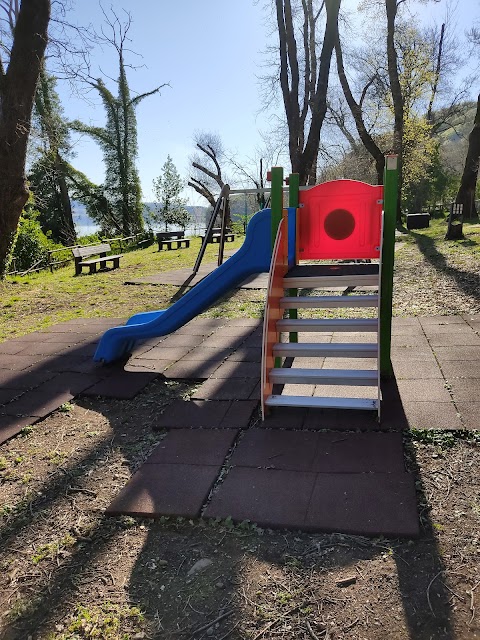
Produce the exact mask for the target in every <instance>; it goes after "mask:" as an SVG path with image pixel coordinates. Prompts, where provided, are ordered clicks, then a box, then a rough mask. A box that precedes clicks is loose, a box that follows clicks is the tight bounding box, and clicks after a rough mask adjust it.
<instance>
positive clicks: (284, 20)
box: [276, 0, 341, 185]
mask: <svg viewBox="0 0 480 640" xmlns="http://www.w3.org/2000/svg"><path fill="white" fill-rule="evenodd" d="M340 2H341V0H325V2H324V3H322V7H323V4H324V5H325V8H326V12H327V22H326V26H325V33H324V37H323V43H322V49H321V52H320V56H319V58H318V60H317V53H316V49H315V46H316V38H315V25H316V22H317V19H318V16H319V14H320V10H319V11H318V13H316V14H315V15H314V11H313V5H312V2H311V0H305V2H302V6H303V12H304V22H303V26H302V29H303V31H302V41H303V48H304V52H303V54H302V55H303V56H304V57H305V65H306V68H305V77H304V78H303V86H304V89H303V92H304V95H303V96H302V97H301V96H300V92H299V87H300V74H299V54H298V50H297V42H296V39H295V28H294V20H293V15H292V6H291V2H290V0H276V13H277V26H278V37H279V56H280V86H281V89H282V96H283V103H284V107H285V115H286V117H287V124H288V148H289V153H290V161H291V165H292V171H293V173H298V174H299V177H300V184H301V185H305V184H308V183H310V182H311V181H313V182H315V181H316V165H317V157H318V148H319V145H320V131H321V129H322V125H323V121H324V119H325V114H326V112H327V89H328V77H329V73H330V62H331V59H332V52H333V48H334V45H335V39H336V36H337V32H338V12H339V9H340ZM317 69H318V71H317ZM307 114H309V115H310V117H309V118H307ZM307 122H309V128H308V131H306V123H307Z"/></svg>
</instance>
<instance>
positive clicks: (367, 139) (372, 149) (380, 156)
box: [335, 33, 385, 184]
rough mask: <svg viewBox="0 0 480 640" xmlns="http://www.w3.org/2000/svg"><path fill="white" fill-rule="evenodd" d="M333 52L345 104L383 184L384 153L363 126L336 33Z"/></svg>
mask: <svg viewBox="0 0 480 640" xmlns="http://www.w3.org/2000/svg"><path fill="white" fill-rule="evenodd" d="M335 53H336V57H337V72H338V77H339V80H340V84H341V86H342V89H343V94H344V96H345V100H346V101H347V104H348V106H349V107H350V111H351V112H352V116H353V119H354V120H355V126H356V127H357V132H358V135H359V136H360V140H361V141H362V143H363V145H364V147H365V149H366V150H367V151H368V153H369V154H370V155H371V156H372V158H373V159H374V161H375V169H376V172H377V184H383V170H384V167H385V155H384V153H383V152H382V150H381V149H380V148H379V147H378V145H377V143H376V142H375V140H374V139H373V138H372V136H371V135H370V134H369V133H368V131H367V128H366V126H365V122H364V120H363V113H362V107H361V105H360V104H358V103H357V101H356V100H355V98H354V97H353V94H352V91H351V89H350V85H349V84H348V80H347V76H346V74H345V68H344V65H343V54H342V48H341V45H340V37H339V35H338V33H337V38H336V41H335ZM367 86H368V85H367ZM364 93H366V91H365V90H364Z"/></svg>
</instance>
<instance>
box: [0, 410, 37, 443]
mask: <svg viewBox="0 0 480 640" xmlns="http://www.w3.org/2000/svg"><path fill="white" fill-rule="evenodd" d="M37 420H38V417H37V416H21V417H20V416H6V415H0V444H3V443H4V442H6V441H7V440H9V439H10V438H13V436H16V435H17V434H18V433H20V431H21V430H22V429H23V428H24V427H27V426H29V425H31V424H34V423H35V422H36V421H37Z"/></svg>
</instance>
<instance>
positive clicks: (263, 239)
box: [94, 209, 272, 364]
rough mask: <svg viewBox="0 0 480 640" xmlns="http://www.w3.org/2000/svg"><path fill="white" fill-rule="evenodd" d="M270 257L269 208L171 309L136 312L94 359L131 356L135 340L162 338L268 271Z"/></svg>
mask: <svg viewBox="0 0 480 640" xmlns="http://www.w3.org/2000/svg"><path fill="white" fill-rule="evenodd" d="M271 255H272V247H271V215H270V209H263V211H259V212H258V213H256V214H255V215H254V216H253V218H252V219H251V220H250V223H249V225H248V227H247V234H246V237H245V242H244V243H243V245H242V247H241V248H240V249H239V250H238V251H237V252H236V253H235V254H234V255H233V256H232V257H231V258H229V259H228V260H227V261H226V262H224V264H222V265H221V266H220V267H218V268H217V269H215V271H212V273H210V274H209V275H208V276H206V277H205V278H204V279H203V280H201V281H200V282H199V283H198V284H197V285H196V286H195V287H193V288H192V289H191V290H190V291H188V293H186V294H185V295H184V296H182V298H180V300H178V301H177V302H175V304H173V305H172V306H171V307H169V308H168V309H165V310H161V311H151V312H147V313H137V314H136V315H134V316H132V317H131V318H130V319H129V320H128V322H127V324H126V325H124V326H122V327H114V328H113V329H108V331H106V332H105V333H104V335H103V336H102V339H101V340H100V343H99V345H98V347H97V350H96V352H95V356H94V360H95V361H96V362H103V363H105V364H107V363H109V362H114V361H115V360H119V359H121V358H123V357H125V356H127V355H128V354H129V353H131V351H132V349H133V346H134V344H135V341H136V340H144V339H147V338H154V337H156V336H164V335H167V334H169V333H171V332H172V331H175V330H176V329H178V328H180V327H181V326H183V325H184V324H186V323H187V322H188V321H189V320H191V319H192V318H194V317H195V316H197V315H198V314H199V313H202V312H203V311H205V309H207V308H208V307H209V306H210V305H212V304H213V303H214V302H215V301H216V300H218V299H219V298H221V297H222V296H223V295H225V293H227V292H228V291H229V290H230V289H232V288H234V287H235V286H236V285H238V284H240V283H241V282H243V280H245V279H246V278H248V277H249V276H251V275H253V274H256V273H263V272H268V270H269V268H270V260H271Z"/></svg>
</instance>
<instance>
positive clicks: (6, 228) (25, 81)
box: [0, 0, 50, 276]
mask: <svg viewBox="0 0 480 640" xmlns="http://www.w3.org/2000/svg"><path fill="white" fill-rule="evenodd" d="M49 20H50V0H22V4H21V7H20V11H19V13H18V17H17V22H16V25H15V31H14V39H13V45H12V50H11V53H10V61H9V64H8V69H7V71H5V69H4V66H3V64H2V62H1V61H0V276H3V274H4V273H5V270H6V267H7V260H8V256H9V252H10V249H11V247H12V243H13V240H14V238H15V234H16V230H17V225H18V220H19V218H20V215H21V213H22V209H23V206H24V205H25V203H26V201H27V199H28V188H27V183H26V179H25V160H26V155H27V142H28V136H29V133H30V119H31V115H32V107H33V102H34V98H35V88H36V85H37V81H38V77H39V74H40V69H41V65H42V60H43V56H44V53H45V47H46V44H47V29H48V23H49Z"/></svg>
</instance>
